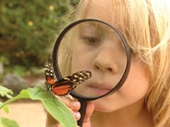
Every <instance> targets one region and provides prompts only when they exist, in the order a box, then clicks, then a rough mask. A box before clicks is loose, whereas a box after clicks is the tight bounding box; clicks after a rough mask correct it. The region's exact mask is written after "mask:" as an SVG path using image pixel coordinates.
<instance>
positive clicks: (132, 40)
mask: <svg viewBox="0 0 170 127" xmlns="http://www.w3.org/2000/svg"><path fill="white" fill-rule="evenodd" d="M89 1H91V0H82V1H81V2H80V3H79V5H78V8H77V11H76V14H75V19H74V20H79V19H84V18H85V16H86V11H87V9H88V2H89ZM96 2H97V1H96ZM103 2H106V1H103ZM107 2H110V4H111V5H113V6H114V5H115V4H116V5H120V6H117V8H114V9H116V10H114V16H115V15H116V19H117V21H118V22H119V24H120V25H121V27H120V29H119V30H120V31H121V32H122V34H123V35H124V37H125V38H126V40H127V42H128V44H129V47H130V49H131V50H132V51H133V53H134V54H135V55H136V56H137V57H139V58H140V59H141V60H142V61H143V62H144V63H145V64H146V65H147V67H148V69H149V71H150V75H151V83H152V88H151V90H150V91H149V93H148V96H147V100H146V103H147V106H148V109H149V111H150V112H151V113H152V116H153V121H154V123H155V127H170V46H169V44H170V1H169V0H108V1H107ZM122 6H123V7H122ZM105 13H106V14H107V12H105ZM63 47H64V50H63V56H61V58H62V61H63V63H62V72H64V73H68V72H69V71H70V66H71V65H69V64H68V63H71V53H72V52H71V50H69V49H70V47H68V45H67V44H63Z"/></svg>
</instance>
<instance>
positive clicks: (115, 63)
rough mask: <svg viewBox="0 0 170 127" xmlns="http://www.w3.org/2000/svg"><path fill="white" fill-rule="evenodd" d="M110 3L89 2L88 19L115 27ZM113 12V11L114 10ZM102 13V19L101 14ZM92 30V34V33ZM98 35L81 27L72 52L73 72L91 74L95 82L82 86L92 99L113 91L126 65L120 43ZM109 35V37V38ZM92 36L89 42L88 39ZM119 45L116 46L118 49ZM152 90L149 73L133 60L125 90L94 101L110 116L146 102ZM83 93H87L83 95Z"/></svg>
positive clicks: (135, 59) (109, 37)
mask: <svg viewBox="0 0 170 127" xmlns="http://www.w3.org/2000/svg"><path fill="white" fill-rule="evenodd" d="M109 6H110V5H108V6H107V2H105V6H103V4H102V1H98V2H96V3H93V2H90V4H89V8H88V11H87V15H86V18H94V19H99V20H103V21H105V22H108V23H110V24H111V25H112V26H115V27H116V24H115V22H114V19H110V16H109V15H112V17H114V15H113V14H109V12H110V11H109V9H108V7H109ZM112 9H113V8H112ZM96 10H98V11H100V10H102V11H101V13H100V15H99V14H98V13H99V12H98V11H96ZM92 29H93V30H92ZM102 32H103V33H100V32H98V29H95V28H91V27H89V28H88V26H86V25H85V26H81V28H80V30H79V32H78V33H80V34H79V38H78V39H76V42H75V46H74V49H73V58H72V71H73V72H76V71H80V70H89V71H91V72H92V78H91V79H90V80H88V81H86V82H85V84H80V85H81V86H82V87H81V88H82V90H81V93H82V94H85V92H86V94H88V95H92V96H97V95H101V94H104V93H106V92H108V91H109V90H111V88H113V87H114V84H115V82H118V80H120V76H121V75H122V74H123V72H124V69H125V65H126V55H125V52H124V48H123V47H122V45H121V44H120V39H118V38H116V39H115V38H114V42H113V41H111V39H112V37H113V36H114V35H113V36H109V35H110V34H109V33H107V34H105V33H104V30H102ZM107 35H108V36H107ZM89 36H90V39H89ZM115 44H116V46H115ZM149 88H150V82H149V73H148V70H147V69H146V68H145V65H144V63H143V62H142V61H140V60H139V59H138V58H135V57H132V58H131V68H130V72H129V75H128V77H127V79H126V81H125V83H124V84H123V86H122V87H121V88H120V89H119V90H118V91H117V92H115V93H113V94H111V95H109V96H106V97H103V98H101V99H98V100H95V101H94V102H95V104H96V105H95V106H96V110H99V111H104V112H110V111H115V110H117V109H120V108H123V107H126V106H128V105H131V104H134V103H137V102H141V100H142V101H143V100H144V97H145V95H146V94H147V92H148V90H149ZM83 92H84V93H83Z"/></svg>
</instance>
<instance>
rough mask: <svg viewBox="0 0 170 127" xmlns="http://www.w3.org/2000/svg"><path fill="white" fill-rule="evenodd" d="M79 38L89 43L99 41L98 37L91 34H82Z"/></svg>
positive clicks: (92, 43)
mask: <svg viewBox="0 0 170 127" xmlns="http://www.w3.org/2000/svg"><path fill="white" fill-rule="evenodd" d="M81 39H82V40H84V41H85V42H86V43H87V44H90V45H94V44H98V43H99V42H100V41H101V40H100V38H99V37H93V36H82V37H81Z"/></svg>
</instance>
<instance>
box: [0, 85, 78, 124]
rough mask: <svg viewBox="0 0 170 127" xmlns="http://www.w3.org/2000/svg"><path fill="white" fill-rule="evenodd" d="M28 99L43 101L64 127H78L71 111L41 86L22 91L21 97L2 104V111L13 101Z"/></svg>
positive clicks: (0, 105)
mask: <svg viewBox="0 0 170 127" xmlns="http://www.w3.org/2000/svg"><path fill="white" fill-rule="evenodd" d="M26 98H28V99H32V100H38V101H41V103H42V104H43V106H44V108H45V109H46V111H48V112H49V113H50V114H51V115H52V116H53V117H54V118H55V119H56V120H57V121H59V123H60V124H61V125H62V127H77V122H76V120H75V119H74V116H73V115H72V113H71V112H70V110H69V109H68V108H67V107H66V106H65V105H64V104H63V103H62V102H61V101H60V100H59V99H58V98H56V97H55V96H53V95H52V94H51V93H50V92H47V90H45V89H43V88H42V87H40V86H36V87H34V88H28V89H24V90H22V91H21V92H20V94H19V95H17V96H15V97H13V98H11V99H9V100H8V101H6V102H4V103H2V104H0V109H3V108H4V107H6V106H7V105H8V104H9V103H11V102H13V101H16V100H19V99H26Z"/></svg>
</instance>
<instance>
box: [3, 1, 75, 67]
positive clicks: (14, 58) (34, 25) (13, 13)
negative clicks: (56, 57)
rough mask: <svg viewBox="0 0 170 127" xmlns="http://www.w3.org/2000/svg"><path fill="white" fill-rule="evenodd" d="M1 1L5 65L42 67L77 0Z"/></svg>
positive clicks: (69, 17)
mask: <svg viewBox="0 0 170 127" xmlns="http://www.w3.org/2000/svg"><path fill="white" fill-rule="evenodd" d="M70 2H71V1H70V0H34V1H30V0H27V1H24V0H1V1H0V28H1V29H0V54H1V55H0V61H2V62H3V64H4V65H5V67H7V68H10V67H11V66H15V65H18V66H24V67H26V68H28V69H29V68H30V67H33V66H41V65H42V64H43V63H44V61H45V60H46V59H47V58H48V57H49V55H50V53H51V50H52V45H53V43H54V41H55V39H56V35H57V34H58V33H59V30H60V28H61V27H62V26H63V25H64V24H67V22H68V21H69V20H70V19H71V17H72V16H71V15H70V13H68V12H72V10H73V6H71V5H74V4H73V3H75V2H78V0H73V1H72V3H71V4H70Z"/></svg>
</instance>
